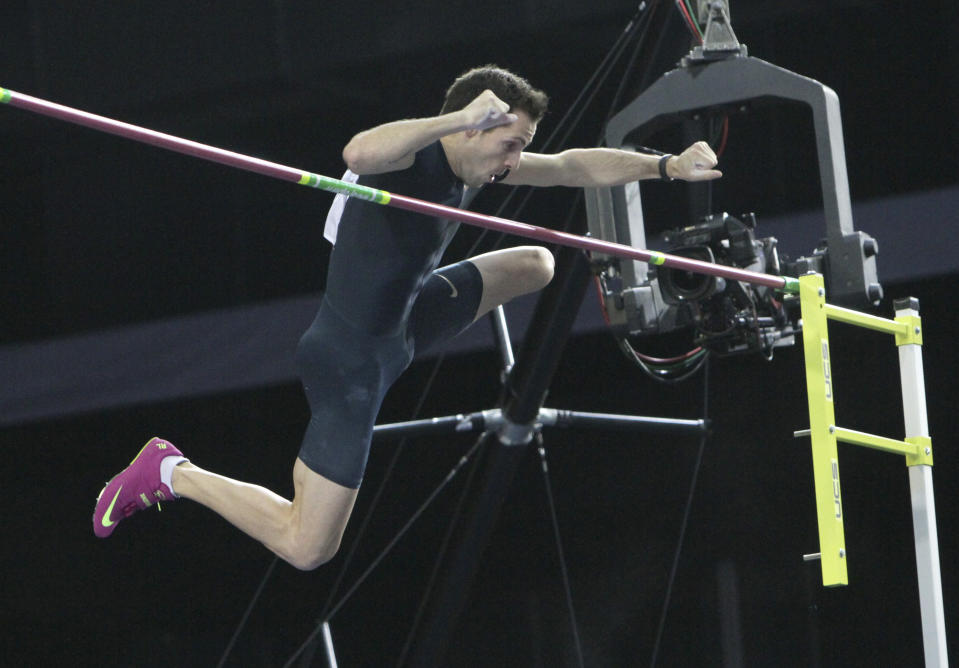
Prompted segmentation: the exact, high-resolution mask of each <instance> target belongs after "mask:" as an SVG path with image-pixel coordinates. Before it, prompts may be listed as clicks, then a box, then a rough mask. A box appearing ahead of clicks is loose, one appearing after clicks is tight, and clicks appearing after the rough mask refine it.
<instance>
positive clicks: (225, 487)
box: [172, 246, 553, 570]
mask: <svg viewBox="0 0 959 668" xmlns="http://www.w3.org/2000/svg"><path fill="white" fill-rule="evenodd" d="M470 261H471V262H472V263H473V264H474V265H475V266H476V268H477V269H478V270H479V272H480V275H481V276H482V278H483V295H482V297H481V299H480V305H479V307H478V309H477V314H476V317H477V318H478V317H480V316H481V315H484V314H485V313H487V312H489V311H490V310H491V309H493V308H495V307H496V306H499V305H500V304H503V303H505V302H508V301H509V300H510V299H513V298H514V297H517V296H519V295H522V294H526V293H528V292H533V291H535V290H539V289H541V288H542V287H543V286H545V285H546V284H547V283H549V281H550V279H551V278H552V276H553V256H552V255H551V254H550V253H549V252H548V251H547V250H546V249H544V248H540V247H537V246H521V247H517V248H508V249H504V250H500V251H493V252H491V253H485V254H483V255H479V256H477V257H474V258H470ZM172 484H173V491H174V492H175V493H176V494H177V495H178V496H182V497H184V498H188V499H191V500H193V501H196V502H198V503H200V504H202V505H204V506H206V507H207V508H209V509H211V510H213V511H214V512H216V513H218V514H219V515H221V516H223V518H224V519H226V520H227V521H229V522H230V523H232V524H233V525H234V526H236V527H237V528H238V529H240V530H241V531H243V532H245V533H246V534H248V535H249V536H251V537H253V538H255V539H256V540H259V541H260V542H261V543H263V544H264V545H265V546H266V547H267V548H269V549H270V550H272V551H273V552H275V553H276V554H277V555H279V556H280V557H282V558H283V559H285V560H286V561H288V562H289V563H290V564H292V565H293V566H295V567H297V568H300V569H304V570H308V569H312V568H316V567H317V566H319V565H320V564H323V563H325V562H326V561H328V560H329V559H331V558H332V557H333V555H334V554H335V553H336V550H337V548H338V547H339V544H340V540H341V539H342V536H343V531H344V530H345V529H346V524H347V521H348V520H349V517H350V513H351V512H352V510H353V504H354V502H355V500H356V495H357V490H356V489H352V488H349V487H343V486H342V485H339V484H337V483H334V482H332V481H330V480H328V479H327V478H325V477H323V476H321V475H319V474H318V473H315V472H314V471H312V470H310V469H309V468H308V467H307V466H306V465H305V464H304V463H303V462H302V461H301V460H300V459H297V460H296V463H295V465H294V467H293V485H294V497H293V500H292V501H289V500H287V499H285V498H283V497H281V496H279V495H278V494H275V493H274V492H271V491H270V490H268V489H266V488H264V487H259V486H257V485H251V484H249V483H244V482H240V481H237V480H232V479H230V478H226V477H224V476H221V475H218V474H216V473H211V472H209V471H206V470H204V469H201V468H199V467H197V466H195V465H194V464H192V463H189V462H185V463H183V464H180V465H179V466H177V467H176V468H175V469H174V471H173V479H172Z"/></svg>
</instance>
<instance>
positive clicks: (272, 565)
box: [216, 556, 280, 668]
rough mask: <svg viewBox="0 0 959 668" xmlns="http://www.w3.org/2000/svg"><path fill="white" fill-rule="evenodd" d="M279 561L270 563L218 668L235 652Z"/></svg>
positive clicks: (274, 559)
mask: <svg viewBox="0 0 959 668" xmlns="http://www.w3.org/2000/svg"><path fill="white" fill-rule="evenodd" d="M279 560H280V558H279V557H277V556H274V557H273V560H272V561H271V562H270V566H269V567H268V568H267V569H266V573H265V574H264V575H263V577H262V578H261V579H260V585H259V586H258V587H257V588H256V592H255V593H254V594H253V598H252V599H250V604H249V605H247V606H246V612H244V613H243V618H242V619H240V623H239V624H238V625H237V627H236V630H235V631H234V632H233V637H232V638H230V642H229V643H227V646H226V649H225V650H223V656H221V657H220V661H219V662H218V663H217V664H216V665H217V668H222V667H223V666H224V665H226V660H227V659H228V658H229V656H230V652H232V651H233V645H235V644H236V640H237V638H239V637H240V632H241V631H242V630H243V627H244V626H245V625H246V622H247V620H248V619H249V618H250V613H251V612H253V607H254V606H255V605H256V602H257V600H258V599H259V598H260V594H261V593H263V588H264V587H265V586H266V581H267V580H269V579H270V576H271V575H272V574H273V569H274V568H276V564H277V562H278V561H279Z"/></svg>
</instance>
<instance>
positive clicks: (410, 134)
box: [343, 90, 516, 174]
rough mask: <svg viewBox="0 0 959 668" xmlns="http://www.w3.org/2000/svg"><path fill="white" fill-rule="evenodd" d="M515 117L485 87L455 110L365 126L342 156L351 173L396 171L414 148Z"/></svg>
mask: <svg viewBox="0 0 959 668" xmlns="http://www.w3.org/2000/svg"><path fill="white" fill-rule="evenodd" d="M515 120H516V115H515V114H511V113H509V105H508V104H506V103H505V102H503V101H502V100H500V99H499V98H498V97H496V95H494V94H493V92H492V91H489V90H486V91H483V92H482V93H480V94H479V95H478V96H477V97H476V99H474V100H473V101H472V102H470V103H469V104H468V105H467V106H466V107H464V108H462V109H460V110H458V111H452V112H450V113H448V114H442V115H440V116H432V117H429V118H415V119H410V120H403V121H393V122H392V123H385V124H383V125H378V126H376V127H375V128H371V129H369V130H364V131H363V132H360V133H359V134H357V135H356V136H354V137H353V138H352V139H351V140H350V142H349V143H348V144H347V145H346V147H345V148H344V149H343V160H344V161H345V162H346V165H347V167H349V168H350V171H352V172H353V173H354V174H379V173H382V172H393V171H398V170H401V169H406V168H407V167H409V166H410V165H412V164H413V160H414V158H415V156H416V152H417V151H419V150H420V149H421V148H423V147H425V146H428V145H430V144H432V143H433V142H435V141H436V140H437V139H440V138H442V137H445V136H447V135H451V134H455V133H457V132H462V131H464V130H486V129H488V128H492V127H496V126H498V125H506V124H508V123H512V122H513V121H515Z"/></svg>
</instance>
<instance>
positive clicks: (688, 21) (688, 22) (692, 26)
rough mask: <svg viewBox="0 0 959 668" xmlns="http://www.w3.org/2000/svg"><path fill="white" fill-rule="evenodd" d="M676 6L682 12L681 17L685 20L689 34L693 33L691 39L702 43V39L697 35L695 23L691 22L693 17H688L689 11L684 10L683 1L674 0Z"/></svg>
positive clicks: (697, 30)
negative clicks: (693, 38)
mask: <svg viewBox="0 0 959 668" xmlns="http://www.w3.org/2000/svg"><path fill="white" fill-rule="evenodd" d="M676 6H677V7H679V11H680V12H682V15H683V17H684V18H685V19H686V25H687V26H688V27H689V30H690V32H692V33H693V37H695V38H696V39H698V40H699V43H700V44H702V43H703V38H702V36H701V35H700V34H699V29H698V28H697V27H696V23H695V22H693V17H692V16H690V14H689V10H688V9H686V4H685V3H684V2H683V0H676Z"/></svg>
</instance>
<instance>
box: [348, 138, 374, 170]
mask: <svg viewBox="0 0 959 668" xmlns="http://www.w3.org/2000/svg"><path fill="white" fill-rule="evenodd" d="M343 162H345V163H346V166H347V168H348V169H349V170H350V171H351V172H353V173H354V174H365V173H366V172H367V169H366V166H367V163H368V162H369V161H368V159H367V156H366V155H365V152H364V151H363V149H362V148H361V147H360V146H357V142H356V141H355V140H354V141H351V142H350V143H349V144H347V145H346V146H344V147H343Z"/></svg>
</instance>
